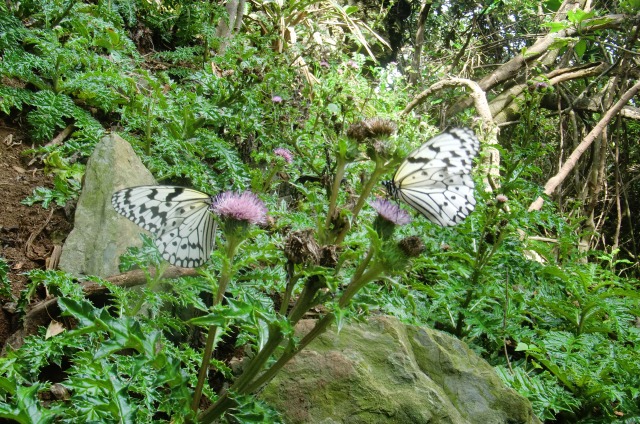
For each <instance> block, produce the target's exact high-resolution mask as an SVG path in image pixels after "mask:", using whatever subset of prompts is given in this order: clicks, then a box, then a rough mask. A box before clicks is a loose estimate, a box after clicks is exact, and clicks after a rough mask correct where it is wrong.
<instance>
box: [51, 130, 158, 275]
mask: <svg viewBox="0 0 640 424" xmlns="http://www.w3.org/2000/svg"><path fill="white" fill-rule="evenodd" d="M146 184H156V182H155V179H154V178H153V176H152V175H151V173H150V172H149V170H148V169H146V168H145V166H144V165H143V164H142V162H141V161H140V158H138V156H137V155H136V154H135V152H134V151H133V149H132V148H131V145H130V144H129V143H128V142H127V141H126V140H124V139H122V138H121V137H120V136H118V135H116V134H111V135H108V136H105V137H104V138H103V139H102V140H101V141H100V143H98V144H97V145H96V148H95V150H94V152H93V154H92V155H91V157H90V158H89V161H88V163H87V170H86V173H85V176H84V184H83V187H82V193H81V194H80V198H79V199H78V206H77V208H76V213H75V220H74V226H73V231H71V233H70V234H69V236H68V237H67V240H66V241H65V243H64V247H63V249H62V256H61V257H60V269H62V270H63V271H67V272H69V273H72V274H75V275H97V276H99V277H108V276H111V275H114V274H119V270H118V258H119V257H120V255H122V254H123V253H124V252H125V250H126V249H127V248H128V247H130V246H140V245H141V240H140V235H139V234H140V233H142V232H144V230H143V229H141V228H140V227H138V226H137V225H136V224H134V223H133V222H131V221H129V220H128V219H126V218H124V217H122V216H120V215H119V214H118V213H117V212H116V211H115V210H114V209H113V207H112V206H111V195H112V194H113V193H114V192H115V191H118V190H120V189H123V188H126V187H134V186H138V185H146Z"/></svg>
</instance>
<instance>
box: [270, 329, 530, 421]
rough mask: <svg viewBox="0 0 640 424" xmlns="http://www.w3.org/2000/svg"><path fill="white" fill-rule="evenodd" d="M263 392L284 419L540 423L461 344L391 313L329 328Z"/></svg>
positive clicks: (522, 400)
mask: <svg viewBox="0 0 640 424" xmlns="http://www.w3.org/2000/svg"><path fill="white" fill-rule="evenodd" d="M313 324H314V322H313V321H308V322H303V323H301V326H302V327H305V326H306V327H307V328H306V331H308V330H309V329H310V328H311V326H313ZM302 331H303V332H304V331H305V330H304V329H303V330H302ZM262 397H263V399H264V400H266V401H267V402H268V403H270V404H271V405H273V406H275V408H276V409H277V410H279V411H280V412H281V413H282V414H283V417H284V418H285V422H287V423H289V424H294V423H325V424H329V423H349V424H359V423H362V424H364V423H403V424H404V423H406V424H420V423H425V424H426V423H429V424H439V423H450V424H467V423H468V424H474V423H477V424H503V423H504V424H507V423H509V424H519V423H522V424H529V423H531V424H533V423H539V421H538V419H537V418H536V417H535V416H534V414H533V411H532V409H531V405H530V403H529V401H528V400H527V399H525V398H523V397H522V396H520V395H519V394H518V393H516V392H515V391H514V390H512V389H509V388H507V387H505V386H504V384H503V383H502V381H501V380H500V378H499V377H498V375H497V374H496V373H495V371H494V370H493V368H492V367H491V366H490V365H489V364H488V363H487V362H485V361H484V360H483V359H481V358H480V357H479V356H477V355H476V354H475V353H474V352H473V351H471V350H470V349H469V348H468V347H467V345H466V344H464V343H463V342H461V341H460V340H458V339H456V338H454V337H452V336H450V335H448V334H444V333H441V332H438V331H435V330H431V329H428V328H420V327H415V326H410V325H404V324H402V323H401V322H400V321H398V320H397V319H395V318H391V317H376V318H372V319H371V320H370V321H369V322H367V323H364V324H351V325H346V326H344V327H343V328H342V330H341V331H340V333H337V332H336V331H335V327H334V328H333V330H330V331H328V332H326V333H325V334H323V335H322V336H320V337H319V338H318V339H316V340H315V341H314V342H313V343H311V345H310V346H308V348H307V349H305V350H303V351H302V352H301V353H300V354H299V355H297V356H296V357H295V358H294V359H292V360H291V361H290V362H289V363H288V364H287V366H286V367H285V368H284V369H283V371H282V372H281V373H280V374H279V375H278V376H277V377H276V379H275V380H273V381H272V382H271V383H270V384H269V385H268V386H267V387H266V389H265V391H264V392H263V394H262Z"/></svg>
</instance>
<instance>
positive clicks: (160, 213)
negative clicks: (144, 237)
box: [111, 186, 216, 268]
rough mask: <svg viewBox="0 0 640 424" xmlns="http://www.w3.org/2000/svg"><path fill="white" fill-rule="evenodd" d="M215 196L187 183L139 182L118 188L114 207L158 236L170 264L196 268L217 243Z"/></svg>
mask: <svg viewBox="0 0 640 424" xmlns="http://www.w3.org/2000/svg"><path fill="white" fill-rule="evenodd" d="M211 202H212V197H211V196H210V195H208V194H206V193H202V192H200V191H197V190H192V189H188V188H184V187H174V186H139V187H133V188H126V189H124V190H120V191H117V192H115V193H114V194H113V196H112V197H111V204H112V205H113V207H114V209H115V210H116V211H117V212H118V213H120V214H122V215H124V216H126V217H127V218H129V219H130V220H131V221H133V222H135V223H136V224H138V225H139V226H141V227H142V228H144V229H145V230H149V231H150V232H151V233H153V234H154V235H155V236H156V239H155V244H156V246H157V247H158V250H159V251H160V253H161V254H162V257H163V258H164V259H165V260H167V261H168V262H169V263H170V264H172V265H176V266H180V267H183V268H195V267H198V266H200V265H202V264H203V263H205V262H206V261H207V260H208V259H209V256H210V255H211V251H212V250H213V246H214V244H215V232H216V221H215V220H214V218H213V215H212V214H211V212H209V206H210V205H211Z"/></svg>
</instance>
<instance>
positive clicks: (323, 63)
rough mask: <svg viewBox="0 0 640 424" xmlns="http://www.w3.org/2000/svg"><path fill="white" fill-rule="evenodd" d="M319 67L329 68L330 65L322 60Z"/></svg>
mask: <svg viewBox="0 0 640 424" xmlns="http://www.w3.org/2000/svg"><path fill="white" fill-rule="evenodd" d="M320 66H321V67H322V68H329V66H330V65H329V62H327V61H326V60H323V61H321V62H320Z"/></svg>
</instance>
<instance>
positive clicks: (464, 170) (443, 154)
mask: <svg viewBox="0 0 640 424" xmlns="http://www.w3.org/2000/svg"><path fill="white" fill-rule="evenodd" d="M479 148H480V142H479V141H478V139H477V137H476V136H475V134H474V133H473V131H472V130H470V129H468V128H454V129H451V130H448V131H445V132H443V133H441V134H438V135H437V136H435V137H433V138H431V139H429V140H428V141H427V142H426V143H424V144H423V145H422V146H420V147H418V148H417V149H416V150H414V151H413V152H411V153H410V154H409V156H407V158H406V159H405V160H404V162H402V164H401V165H400V167H399V168H398V170H397V171H396V173H395V175H394V176H393V180H391V181H385V182H384V184H385V186H386V188H387V191H388V192H389V194H390V195H392V196H393V197H395V198H397V199H402V200H403V201H404V202H406V203H407V204H409V205H410V206H412V207H413V208H415V209H416V210H417V211H418V212H420V213H421V214H422V215H424V216H425V217H426V218H427V219H429V220H430V221H431V222H433V223H435V224H438V225H442V226H445V227H446V226H452V225H456V224H459V223H460V222H461V221H462V220H464V219H465V218H466V217H467V216H468V215H469V214H470V213H471V212H472V211H473V208H474V207H475V205H476V199H475V198H474V197H473V188H474V183H473V179H472V178H471V165H472V163H473V158H474V157H475V156H476V155H477V154H478V150H479Z"/></svg>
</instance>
